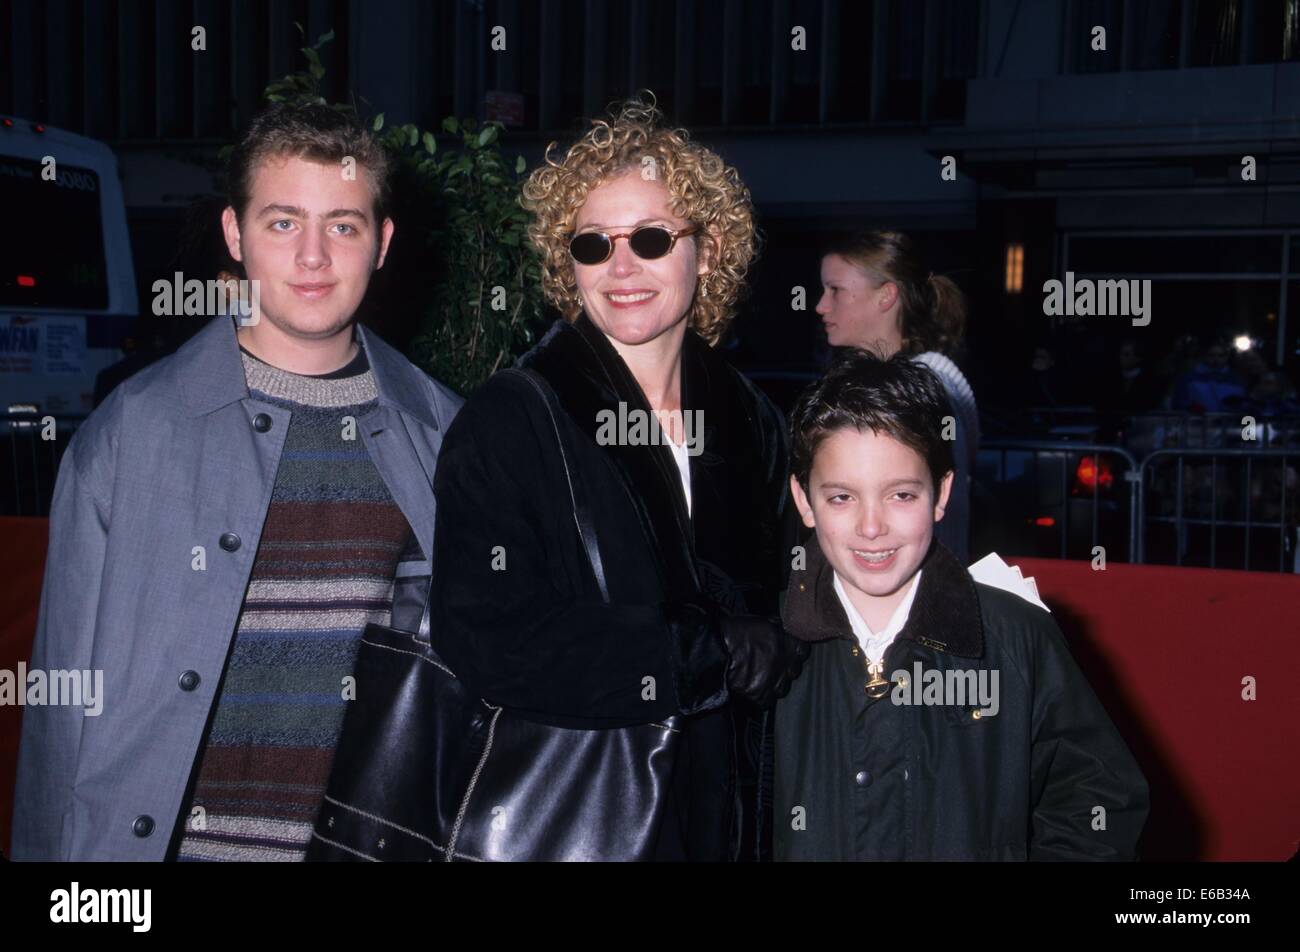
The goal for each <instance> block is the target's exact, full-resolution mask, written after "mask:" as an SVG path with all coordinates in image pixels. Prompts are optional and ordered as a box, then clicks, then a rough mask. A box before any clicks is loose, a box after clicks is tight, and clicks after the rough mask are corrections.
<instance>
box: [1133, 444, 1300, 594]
mask: <svg viewBox="0 0 1300 952" xmlns="http://www.w3.org/2000/svg"><path fill="white" fill-rule="evenodd" d="M1170 460H1172V461H1174V464H1175V470H1176V472H1175V474H1174V476H1173V478H1172V481H1171V480H1169V478H1168V477H1167V476H1164V474H1162V473H1161V467H1162V466H1167V465H1168V461H1170ZM1189 460H1190V461H1191V462H1190V463H1189ZM1289 460H1300V450H1285V449H1267V448H1260V449H1253V448H1252V449H1246V448H1243V447H1236V448H1227V447H1224V448H1218V449H1196V448H1182V447H1180V448H1176V449H1162V450H1156V451H1155V452H1153V453H1151V454H1149V455H1148V456H1147V457H1146V458H1145V459H1143V460H1142V467H1141V470H1142V487H1143V491H1142V494H1141V495H1140V497H1139V505H1140V506H1141V507H1142V509H1141V513H1140V515H1139V520H1138V521H1139V522H1140V524H1141V525H1142V527H1143V531H1142V532H1141V533H1140V534H1139V539H1138V541H1139V548H1138V559H1139V561H1146V560H1147V559H1148V557H1149V552H1150V546H1149V543H1150V541H1151V540H1150V532H1149V531H1148V527H1150V526H1160V525H1167V526H1170V527H1171V529H1172V535H1173V544H1174V564H1175V565H1183V564H1184V561H1185V558H1186V556H1187V554H1188V548H1189V542H1190V536H1191V533H1192V532H1193V531H1195V530H1196V529H1197V527H1203V528H1204V529H1205V532H1206V534H1208V536H1209V565H1208V567H1209V568H1217V567H1219V565H1218V551H1219V545H1220V538H1221V536H1222V535H1224V534H1225V531H1226V533H1231V538H1232V539H1233V541H1236V538H1237V536H1238V535H1239V536H1240V544H1241V554H1242V565H1241V566H1240V567H1241V568H1244V569H1246V570H1249V569H1250V563H1251V556H1252V554H1254V551H1255V550H1254V548H1253V547H1252V545H1251V534H1252V531H1254V532H1255V534H1256V544H1257V545H1258V544H1259V543H1258V540H1259V538H1260V537H1261V536H1265V537H1266V538H1267V537H1270V536H1272V535H1273V533H1274V532H1276V536H1277V546H1276V552H1277V571H1279V572H1286V571H1296V570H1297V568H1300V567H1298V566H1296V564H1295V543H1296V532H1297V518H1296V515H1297V507H1296V502H1295V499H1294V498H1291V499H1288V496H1291V497H1294V496H1295V495H1296V492H1297V489H1300V486H1297V476H1298V474H1297V470H1296V468H1295V466H1293V465H1290V464H1289V463H1288V461H1289ZM1189 471H1190V472H1189ZM1162 476H1164V488H1165V490H1166V491H1165V492H1164V493H1163V494H1161V499H1162V501H1163V503H1164V505H1163V506H1162V507H1161V509H1160V511H1159V512H1156V513H1152V512H1150V511H1149V501H1150V500H1149V492H1150V490H1151V489H1153V488H1154V487H1155V486H1156V485H1157V482H1158V481H1159V480H1160V479H1161V478H1162ZM1274 479H1276V486H1275V487H1274V485H1273V480H1274ZM1170 488H1172V490H1173V492H1172V496H1173V499H1172V502H1173V512H1172V513H1171V512H1169V508H1170V507H1169V498H1168V495H1169V493H1168V490H1169V489H1170ZM1273 488H1276V490H1277V493H1276V499H1273V498H1272V495H1273V494H1272V493H1271V492H1270V491H1269V490H1271V489H1273ZM1152 495H1154V494H1152ZM1207 510H1208V511H1207ZM1238 530H1240V531H1239V532H1238ZM1266 544H1267V546H1268V549H1269V550H1270V552H1271V550H1272V548H1273V547H1272V544H1271V543H1266ZM1288 561H1290V562H1291V565H1290V566H1288V564H1287V563H1288ZM1229 567H1235V566H1229Z"/></svg>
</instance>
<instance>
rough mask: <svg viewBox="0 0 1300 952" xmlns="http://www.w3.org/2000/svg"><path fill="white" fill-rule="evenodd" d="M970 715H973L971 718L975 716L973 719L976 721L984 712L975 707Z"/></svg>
mask: <svg viewBox="0 0 1300 952" xmlns="http://www.w3.org/2000/svg"><path fill="white" fill-rule="evenodd" d="M970 716H971V717H973V718H975V720H977V721H978V720H979V719H980V718H981V717H983V716H984V714H983V712H982V711H980V709H979V708H975V710H973V711H971V712H970Z"/></svg>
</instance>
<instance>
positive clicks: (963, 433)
mask: <svg viewBox="0 0 1300 952" xmlns="http://www.w3.org/2000/svg"><path fill="white" fill-rule="evenodd" d="M821 282H822V296H821V300H820V301H819V302H818V304H817V313H818V314H820V315H821V318H822V323H823V325H825V327H826V336H827V338H828V339H829V341H830V344H831V346H832V347H853V348H857V349H859V350H869V351H872V352H873V353H875V354H877V355H879V356H880V357H883V358H889V357H892V356H893V355H894V354H897V353H900V352H901V353H904V354H907V355H909V356H911V357H912V359H914V360H916V361H918V362H920V363H923V364H925V365H926V366H928V367H929V368H930V369H931V370H933V371H934V372H935V373H936V374H937V375H938V377H939V379H940V380H941V381H942V382H943V386H944V390H945V391H946V393H947V396H948V402H949V403H950V404H951V406H952V411H953V418H954V423H955V428H954V431H953V435H954V437H955V445H954V447H953V455H954V458H955V462H956V466H957V470H956V477H955V479H954V481H953V487H952V493H951V496H950V497H949V500H948V506H947V509H946V511H945V513H944V516H943V519H942V521H940V522H939V523H938V524H937V525H936V526H935V535H936V536H937V537H938V538H939V540H940V541H941V542H943V544H944V545H946V546H947V547H948V548H949V549H950V550H951V551H952V552H953V554H954V555H956V556H957V558H958V559H960V560H961V561H962V564H966V562H968V561H969V555H970V553H969V548H970V479H971V472H972V471H973V470H974V466H975V451H976V449H977V447H978V446H979V413H978V410H977V409H976V405H975V394H974V392H973V391H972V390H971V386H970V384H969V383H968V382H967V380H966V377H965V375H964V374H962V372H961V370H959V369H958V367H957V365H956V364H955V363H954V362H953V358H954V356H955V355H956V354H957V353H958V352H959V350H960V347H961V343H962V337H963V334H964V332H965V326H966V303H965V299H964V297H963V295H962V293H961V289H960V288H958V287H957V285H956V284H954V283H953V281H952V280H951V279H950V278H948V277H945V276H944V275H938V274H935V273H933V272H932V271H928V270H927V269H926V268H925V267H924V265H923V264H922V262H921V259H920V256H919V255H918V254H917V252H916V249H915V247H914V245H913V243H912V240H911V239H910V238H909V237H908V236H907V235H905V234H903V233H902V232H897V231H868V232H859V233H857V234H854V235H850V236H849V237H847V238H844V239H842V240H840V241H837V242H835V243H833V244H832V245H830V247H828V248H827V249H826V252H825V253H824V254H823V256H822V261H821Z"/></svg>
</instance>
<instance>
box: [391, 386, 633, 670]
mask: <svg viewBox="0 0 1300 952" xmlns="http://www.w3.org/2000/svg"><path fill="white" fill-rule="evenodd" d="M499 372H500V373H503V374H511V375H512V376H516V377H522V378H523V379H524V380H527V381H528V382H529V383H530V384H531V385H532V387H533V389H534V390H536V391H537V393H538V395H539V396H541V398H542V402H543V403H544V404H545V405H546V411H547V413H548V414H549V416H550V418H551V428H552V430H553V431H554V433H555V442H556V444H557V445H558V446H559V448H560V462H561V463H563V464H564V476H565V479H566V480H567V481H568V484H569V500H570V502H571V503H572V504H573V522H574V525H575V526H577V529H578V538H579V539H580V540H581V541H582V547H583V550H584V551H585V552H586V553H587V562H588V564H590V565H591V574H592V575H593V576H595V578H596V585H597V586H598V587H599V588H600V598H601V601H603V602H605V603H606V604H609V586H608V584H607V583H606V581H605V563H604V561H603V560H602V559H601V557H600V543H599V542H598V541H597V539H596V527H595V523H594V522H593V521H592V518H591V510H590V508H589V507H588V505H587V494H586V490H585V488H584V486H583V482H582V475H581V473H580V472H578V471H577V470H576V469H575V468H574V467H571V466H570V465H569V454H568V452H567V451H566V450H565V448H564V437H563V435H562V434H561V431H560V423H559V415H560V414H561V413H563V412H564V411H563V410H562V409H561V407H560V401H559V398H558V397H557V396H556V395H555V391H554V389H552V388H551V385H550V384H549V383H547V382H546V378H545V377H543V376H542V375H541V374H539V373H537V371H535V370H528V369H526V368H515V367H508V368H506V369H505V370H501V371H499ZM421 465H423V464H421ZM426 475H427V473H426ZM430 485H432V482H430ZM432 601H433V553H429V591H428V592H427V593H426V594H425V597H424V611H423V612H422V613H421V614H420V628H419V631H418V632H417V634H416V637H417V638H419V639H420V640H421V641H423V642H425V643H426V644H428V643H430V638H431V634H430V623H429V611H430V605H431V603H432Z"/></svg>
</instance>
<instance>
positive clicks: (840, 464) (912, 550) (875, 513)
mask: <svg viewBox="0 0 1300 952" xmlns="http://www.w3.org/2000/svg"><path fill="white" fill-rule="evenodd" d="M952 479H953V477H952V474H951V473H948V474H947V475H946V476H945V477H944V479H943V482H942V483H941V484H940V487H939V499H938V501H937V502H936V501H935V498H934V482H933V480H932V479H931V476H930V471H929V469H928V468H927V466H926V463H925V459H924V458H923V457H922V456H921V454H920V453H918V452H917V451H916V450H914V449H912V448H911V447H909V446H906V445H905V444H903V443H900V442H899V441H898V440H896V439H894V438H893V437H892V436H888V435H886V434H883V433H874V432H872V431H870V430H866V431H859V430H854V429H847V428H846V429H840V430H836V431H834V432H833V433H831V434H830V435H828V436H827V437H826V438H825V439H824V440H822V442H821V445H820V446H818V447H817V452H816V456H815V458H814V460H813V466H812V471H811V472H810V474H809V476H808V492H807V493H805V492H804V491H803V487H802V486H800V485H799V481H798V480H797V479H795V478H793V477H792V478H791V480H790V487H791V491H792V493H793V495H794V500H795V504H796V505H797V506H798V507H799V513H800V515H801V516H803V521H804V525H806V526H809V527H810V528H815V529H816V530H817V542H818V544H819V545H820V547H821V550H822V553H823V554H824V555H825V556H826V560H827V561H828V562H830V564H831V567H832V568H833V569H834V570H835V573H836V574H837V575H838V576H839V577H840V581H841V583H843V585H844V587H845V590H846V591H847V592H848V595H849V600H850V601H851V602H852V603H853V606H854V607H855V608H856V609H857V610H858V612H859V614H861V615H862V618H863V620H864V621H865V622H866V623H867V625H868V626H870V627H871V629H872V630H873V631H879V630H880V629H882V628H884V627H885V626H886V625H887V624H888V623H889V619H890V617H891V616H892V615H893V613H894V609H895V608H897V607H898V604H899V603H900V602H901V601H902V600H903V597H904V596H905V595H906V594H907V583H908V582H910V581H911V579H912V577H913V576H914V575H915V574H916V572H917V569H919V568H920V567H921V563H922V562H923V561H925V556H926V553H927V552H929V550H930V539H931V537H932V536H933V534H934V524H935V522H937V521H938V520H939V519H942V518H943V511H944V507H945V506H946V505H947V504H948V494H949V492H950V491H951V489H952Z"/></svg>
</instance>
